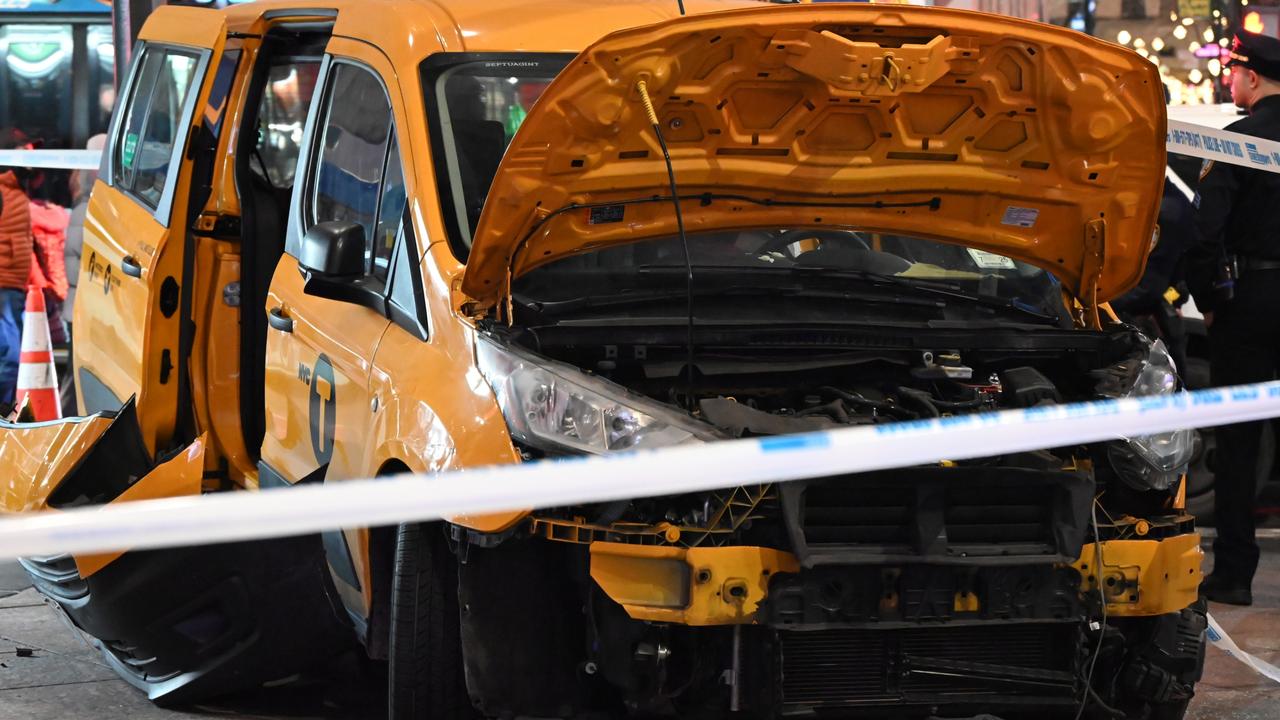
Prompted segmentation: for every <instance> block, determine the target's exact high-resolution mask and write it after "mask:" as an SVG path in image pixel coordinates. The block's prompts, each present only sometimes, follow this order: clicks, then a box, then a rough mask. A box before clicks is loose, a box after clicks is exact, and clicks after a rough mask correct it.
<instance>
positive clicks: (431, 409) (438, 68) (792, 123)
mask: <svg viewBox="0 0 1280 720" xmlns="http://www.w3.org/2000/svg"><path fill="white" fill-rule="evenodd" d="M682 9H683V10H685V11H687V14H684V15H683V16H682V13H681V10H682ZM134 56H135V60H134V62H133V63H132V66H131V68H130V69H129V71H128V74H127V76H126V78H125V80H124V82H123V86H122V90H121V92H120V101H119V103H118V106H117V107H116V110H115V115H114V117H113V119H112V124H111V130H110V133H109V139H108V141H107V148H106V151H105V156H104V160H103V166H102V172H101V176H100V179H99V182H98V184H97V186H96V187H95V188H94V190H93V195H92V200H91V202H90V207H89V212H88V220H87V223H86V228H85V250H84V260H83V265H82V267H80V268H79V272H80V273H81V289H82V291H81V301H80V302H79V303H78V304H77V307H76V309H75V322H74V332H75V337H74V347H75V358H74V372H75V378H76V381H77V387H78V398H77V401H78V403H79V407H80V410H81V412H82V414H83V417H77V418H71V419H68V420H64V421H58V422H54V423H44V424H19V423H7V424H5V425H4V428H3V430H2V431H0V458H2V460H0V467H3V468H4V471H3V472H4V473H5V477H4V478H3V479H2V480H0V504H2V507H3V509H4V510H5V511H6V512H13V513H18V512H37V511H49V512H55V511H57V510H59V509H65V508H69V507H76V506H81V505H87V504H103V503H118V502H131V501H136V500H141V499H146V498H156V497H168V496H181V495H195V494H199V493H214V492H255V491H270V492H288V491H289V488H290V487H294V486H297V485H299V484H304V483H314V482H325V483H336V482H343V481H347V480H350V479H358V478H369V477H378V476H383V475H388V474H393V473H404V472H415V473H433V472H438V471H444V470H456V469H465V468H472V467H478V466H484V465H492V464H496V463H518V462H535V461H538V460H542V459H546V458H556V457H565V456H573V455H583V454H599V453H612V452H618V451H625V450H629V449H636V448H649V447H661V446H664V445H672V444H682V443H704V442H715V441H717V440H719V439H723V438H731V437H742V436H753V435H754V436H761V435H785V434H788V433H795V432H803V431H808V430H820V429H824V428H832V427H839V426H847V425H877V424H885V423H893V422H898V421H905V420H912V419H920V418H936V417H949V416H959V415H966V414H970V413H980V412H985V411H991V410H996V409H1001V408H1035V407H1038V406H1044V405H1050V404H1056V403H1064V402H1071V401H1079V400H1088V399H1097V398H1105V397H1123V396H1128V395H1143V394H1153V395H1158V394H1168V393H1173V392H1177V391H1178V389H1179V380H1178V378H1177V375H1176V373H1175V371H1174V368H1173V366H1172V363H1171V361H1170V360H1169V356H1168V353H1167V352H1166V351H1165V349H1164V348H1163V346H1162V345H1160V344H1159V343H1158V342H1156V343H1153V342H1151V341H1150V340H1148V339H1147V338H1145V337H1143V336H1142V335H1141V334H1139V333H1138V332H1137V331H1135V330H1134V329H1133V328H1131V327H1128V326H1126V325H1123V324H1121V323H1120V322H1119V321H1117V320H1116V318H1115V317H1114V315H1112V314H1111V313H1110V312H1109V310H1108V308H1107V306H1106V301H1107V300H1108V299H1110V298H1113V297H1115V296H1117V295H1118V294H1120V293H1122V292H1124V291H1125V290H1126V289H1128V288H1129V287H1131V286H1132V285H1134V284H1135V283H1136V282H1137V280H1138V279H1139V277H1140V275H1141V272H1142V268H1143V264H1144V262H1145V259H1146V256H1147V254H1148V252H1149V250H1150V248H1151V247H1152V245H1153V242H1154V241H1155V219H1156V214H1157V207H1158V202H1159V198H1160V188H1161V183H1162V182H1163V176H1164V174H1163V173H1164V149H1163V142H1164V133H1165V115H1164V106H1163V99H1162V92H1161V88H1160V80H1159V76H1158V74H1157V71H1156V68H1155V66H1154V65H1152V64H1151V63H1149V62H1147V61H1146V60H1144V59H1143V58H1141V57H1139V56H1137V55H1135V54H1133V53H1132V52H1130V51H1128V50H1126V49H1124V48H1120V47H1117V46H1114V45H1111V44H1108V43H1105V42H1102V41H1099V40H1096V39H1094V38H1090V37H1087V36H1084V35H1081V34H1078V33H1075V32H1072V31H1068V30H1065V29H1062V28H1057V27H1052V26H1048V25H1043V24H1037V23H1030V22H1025V21H1021V20H1016V19H1011V18H1007V17H998V16H991V15H984V14H979V13H972V12H965V11H956V10H948V9H940V8H927V7H908V6H898V5H890V6H879V5H869V4H849V5H829V4H827V5H793V6H783V5H767V4H762V3H757V2H747V1H745V0H743V1H736V0H724V1H722V2H717V1H713V0H688V1H687V2H685V3H683V7H681V4H679V3H676V2H674V0H672V1H667V0H647V1H644V2H619V1H615V0H594V1H592V2H581V1H579V0H547V1H546V2H537V3H530V2H520V1H517V0H487V1H485V2H477V1H474V0H398V1H396V2H390V1H386V2H384V1H381V0H267V1H265V2H258V3H252V4H246V5H241V6H237V7H234V8H230V9H227V10H224V11H215V10H209V9H197V8H187V7H166V8H162V9H160V10H158V11H157V12H156V13H155V14H154V15H153V16H152V17H151V18H150V19H149V20H148V22H147V24H146V26H145V28H144V29H143V31H142V33H141V36H140V39H139V42H138V45H137V47H136V50H135V53H134ZM1045 445H1046V446H1047V447H1048V449H1046V450H1043V451H1040V452H1034V453H1019V454H1011V455H1005V456H1000V457H992V458H986V459H983V460H981V461H966V462H948V463H942V464H938V465H930V466H913V467H907V468H901V469H898V470H893V471H884V472H876V473H870V474H864V475H856V476H848V477H830V478H821V479H817V480H812V481H806V482H799V483H788V484H780V485H763V486H758V485H757V486H745V487H740V488H738V489H736V490H733V491H731V492H712V493H690V494H687V495H681V496H671V497H662V498H651V499H643V500H635V501H631V502H620V503H611V504H604V505H591V506H580V507H560V508H539V509H530V510H522V511H512V512H507V513H502V514H497V515H491V516H483V517H456V518H450V519H448V521H447V522H443V523H439V524H431V525H412V526H404V527H399V528H365V529H348V530H343V531H334V532H330V533H324V534H322V535H321V536H318V537H298V538H288V539H281V540H272V541H264V542H251V543H236V544H230V545H216V546H207V547H193V548H179V549H173V550H162V551H146V552H128V551H123V552H116V553H110V554H105V555H95V556H77V557H43V558H26V559H24V560H23V564H24V566H25V567H26V569H27V570H28V572H29V574H30V575H31V576H32V578H33V580H34V581H35V583H36V585H37V586H38V587H39V588H40V590H41V591H42V592H44V593H45V594H46V595H48V596H49V597H50V598H52V599H53V600H54V601H56V602H57V604H58V605H59V606H60V607H61V608H63V609H64V610H65V611H66V613H67V614H68V616H69V617H70V618H71V619H72V620H73V621H74V622H75V623H76V624H77V625H78V626H79V627H80V628H81V629H82V630H84V631H85V632H86V633H87V634H88V635H90V636H92V637H93V638H95V641H96V642H97V643H98V644H99V646H100V647H101V649H102V652H103V655H104V657H105V658H106V660H107V662H109V663H110V664H111V665H112V667H114V668H116V669H117V671H118V672H119V673H120V674H121V675H122V676H123V677H125V678H127V679H129V680H130V682H132V683H134V684H135V685H136V686H137V687H139V688H140V689H142V690H143V691H145V692H146V693H148V695H149V696H150V697H151V698H152V699H154V700H156V701H157V702H162V703H169V704H180V703H185V702H190V701H192V700H195V699H198V698H200V697H205V696H208V695H211V694H216V693H220V692H228V691H231V690H236V689H240V688H245V687H252V686H256V685H261V684H263V683H268V682H274V681H278V680H280V679H281V678H286V677H289V676H291V675H293V674H295V673H297V672H299V671H300V670H303V669H305V668H306V667H307V666H308V665H309V664H310V663H312V662H314V661H315V660H316V658H318V657H322V656H325V655H328V654H332V653H337V652H341V651H343V650H344V648H347V647H348V646H355V647H358V648H360V649H361V651H362V652H364V653H366V654H367V655H368V656H369V657H371V658H374V659H376V660H379V661H382V660H385V661H386V662H387V663H388V668H389V671H388V678H389V680H388V698H389V708H390V714H391V715H392V716H393V717H397V718H411V717H412V718H421V717H472V716H501V717H514V716H534V717H579V716H594V717H600V716H624V715H626V716H663V715H681V716H696V717H719V716H724V715H730V714H732V715H740V716H743V717H775V716H782V715H785V716H788V717H791V716H800V717H808V716H812V717H835V716H839V717H846V716H869V717H883V716H892V717H926V716H946V717H958V716H962V715H977V714H981V713H989V714H994V715H998V716H999V717H1002V718H1017V717H1036V718H1043V717H1058V716H1061V717H1077V718H1078V717H1080V714H1081V713H1084V715H1085V716H1087V717H1109V718H1118V717H1125V718H1134V719H1137V718H1161V719H1169V718H1180V717H1182V715H1183V714H1184V713H1185V710H1186V707H1187V703H1188V702H1189V700H1190V698H1191V696H1192V694H1193V691H1194V686H1195V683H1196V681H1197V680H1198V679H1199V677H1200V672H1201V668H1202V665H1203V653H1204V628H1205V617H1204V612H1203V608H1202V607H1200V606H1198V605H1197V604H1196V588H1197V585H1198V583H1199V581H1200V572H1201V571H1200V558H1201V553H1200V549H1199V536H1198V535H1197V533H1196V531H1195V527H1194V520H1193V518H1192V517H1191V516H1189V515H1188V514H1187V513H1186V512H1185V510H1184V509H1183V504H1184V503H1183V490H1182V485H1183V470H1184V468H1185V465H1186V462H1187V459H1188V456H1189V454H1190V438H1189V435H1188V434H1187V433H1186V432H1174V433H1166V434H1163V435H1158V436H1149V437H1135V438H1129V439H1120V440H1116V441H1113V442H1109V443H1098V444H1095V445H1087V446H1081V445H1068V446H1065V447H1058V446H1057V445H1058V443H1056V442H1055V440H1054V438H1052V437H1046V438H1045ZM424 482H428V480H425V479H424ZM600 482H602V483H607V482H609V478H607V477H601V478H600ZM515 501H518V499H516V500H515ZM175 522H181V518H175Z"/></svg>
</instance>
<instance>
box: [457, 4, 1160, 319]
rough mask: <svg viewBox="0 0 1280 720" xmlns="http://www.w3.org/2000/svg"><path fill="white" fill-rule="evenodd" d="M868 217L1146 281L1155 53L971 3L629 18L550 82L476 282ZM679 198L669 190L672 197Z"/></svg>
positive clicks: (518, 152) (509, 167) (1067, 267)
mask: <svg viewBox="0 0 1280 720" xmlns="http://www.w3.org/2000/svg"><path fill="white" fill-rule="evenodd" d="M641 80H643V81H645V83H646V85H647V88H648V93H649V95H650V96H651V97H652V99H653V102H654V105H655V106H656V110H657V115H658V118H659V125H660V127H661V128H662V132H663V134H664V136H665V138H666V140H667V143H668V145H669V146H670V151H671V156H672V161H673V164H674V169H675V175H676V179H677V181H678V183H679V189H680V195H681V198H682V208H683V211H684V216H685V224H686V226H687V229H688V231H689V232H690V233H694V232H700V231H707V230H713V229H736V228H749V227H761V226H766V227H830V226H851V227H857V228H862V229H867V230H872V231H880V232H891V233H901V234H907V235H913V236H919V237H929V238H934V239H937V240H942V241H948V242H954V243H959V244H964V245H968V246H971V247H976V248H980V249H983V250H988V251H990V252H995V253H999V254H1002V255H1007V256H1010V257H1014V258H1018V259H1021V260H1025V261H1027V262H1030V263H1033V264H1036V265H1039V266H1041V267H1044V268H1046V269H1048V270H1050V271H1052V272H1053V273H1054V274H1055V275H1057V276H1058V278H1059V279H1060V280H1061V281H1062V282H1063V284H1064V286H1065V288H1066V289H1067V290H1069V291H1070V292H1072V293H1073V294H1074V295H1076V296H1077V297H1080V298H1082V299H1089V300H1099V301H1101V300H1107V299H1109V298H1112V297H1115V296H1116V295H1119V294H1120V293H1122V292H1124V291H1125V290H1127V289H1128V288H1130V287H1131V286H1133V285H1134V284H1135V283H1136V282H1137V281H1138V279H1139V278H1140V277H1141V273H1142V268H1143V265H1144V263H1145V261H1146V256H1147V254H1148V252H1150V249H1151V245H1152V242H1151V241H1152V235H1153V229H1154V224H1155V219H1156V215H1157V212H1158V209H1159V200H1160V196H1161V186H1162V183H1163V177H1164V166H1165V150H1164V134H1165V108H1164V98H1163V93H1162V90H1161V86H1160V80H1159V75H1158V73H1157V70H1156V67H1155V66H1154V65H1152V64H1151V63H1149V62H1147V61H1146V60H1144V59H1143V58H1141V57H1140V56H1138V55H1137V54H1135V53H1133V52H1131V51H1129V50H1127V49H1124V48H1121V47H1119V46H1116V45H1113V44H1110V43H1106V42H1103V41H1100V40H1097V39H1095V38H1091V37H1088V36H1086V35H1082V34H1080V33H1076V32H1074V31H1070V30H1066V29H1063V28H1058V27H1054V26H1050V25H1044V24H1040V23H1032V22H1027V21H1023V20H1017V19H1013V18H1007V17H1001V16H996V15H987V14H982V13H974V12H967V11H960V10H948V9H942V8H930V7H904V6H876V5H863V4H859V5H806V6H789V7H783V6H774V7H762V8H760V9H748V10H734V11H728V12H718V13H710V14H705V15H697V16H691V17H686V18H681V19H678V20H673V21H669V22H664V23H661V24H657V25H652V26H647V27H642V28H637V29H633V30H626V31H623V32H619V33H615V34H613V35H610V36H608V37H606V38H604V39H602V40H600V41H599V42H597V43H596V44H595V45H593V46H592V47H590V48H588V49H587V50H586V51H584V52H583V53H582V54H581V55H579V56H578V57H577V59H576V60H574V61H573V62H572V63H571V64H570V65H569V66H568V67H567V68H566V69H565V70H564V71H563V72H562V73H561V74H560V75H559V76H558V77H557V78H556V80H555V81H554V82H553V83H552V85H551V86H550V87H549V88H548V90H547V91H546V93H545V94H544V95H543V97H542V98H541V99H540V100H539V101H538V103H537V104H536V105H535V106H534V107H533V108H532V110H531V111H530V113H529V115H528V117H527V118H526V119H525V122H524V124H523V125H522V126H521V128H520V130H519V131H518V132H517V133H516V136H515V138H514V139H513V140H512V143H511V145H510V147H509V148H508V150H507V153H506V156H505V157H504V158H503V161H502V164H501V167H500V168H499V171H498V174H497V177H496V179H495V180H494V183H493V185H492V187H491V189H490V192H489V196H488V200H487V202H486V205H485V208H484V211H483V214H482V216H481V219H480V222H479V224H478V226H477V228H476V232H475V235H474V243H473V247H472V252H471V256H470V259H469V261H468V265H467V270H466V275H465V277H464V279H463V285H462V289H463V290H464V291H465V292H466V293H467V294H468V295H470V296H471V297H473V298H475V299H477V300H478V301H479V302H480V303H481V305H491V304H493V303H496V302H497V301H498V300H499V299H500V298H501V297H502V296H503V295H504V294H505V292H506V291H507V285H508V282H509V279H510V277H512V276H513V275H515V276H518V275H520V274H522V273H524V272H526V271H528V270H530V269H532V268H534V267H537V266H538V265H541V264H544V263H546V262H549V261H551V260H554V259H556V258H560V257H564V256H566V255H571V254H573V253H577V252H582V251H585V250H589V249H594V248H599V247H602V246H605V245H610V244H618V243H625V242H633V241H636V240H641V239H645V238H652V237H658V236H663V235H671V234H674V233H675V231H676V224H675V215H674V212H673V209H672V207H671V203H670V197H669V195H670V190H669V186H668V181H667V170H666V165H665V164H664V162H663V159H662V153H661V150H660V148H659V145H658V143H657V140H656V138H655V135H654V131H653V128H652V126H651V124H650V122H649V120H648V118H647V116H646V114H645V110H644V107H643V104H642V101H641V97H640V94H639V92H638V91H637V84H638V82H639V81H641ZM663 198H665V200H663Z"/></svg>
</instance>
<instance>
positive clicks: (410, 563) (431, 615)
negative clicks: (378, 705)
mask: <svg viewBox="0 0 1280 720" xmlns="http://www.w3.org/2000/svg"><path fill="white" fill-rule="evenodd" d="M391 583H392V586H391V638H390V645H389V649H388V657H389V665H390V666H389V668H388V672H387V708H388V709H387V715H388V717H389V718H391V719H392V720H423V719H424V718H430V720H461V719H463V718H472V717H475V713H474V711H473V710H472V707H471V699H470V697H469V696H468V695H467V687H466V679H465V677H464V675H463V667H462V638H461V634H460V632H459V615H458V568H457V561H456V560H455V559H454V556H453V554H452V553H451V552H449V548H448V546H447V545H446V543H445V540H444V536H443V534H442V533H441V532H440V528H439V526H437V525H429V524H427V525H423V524H413V525H401V526H400V528H399V529H398V531H397V533H396V550H395V560H394V569H393V576H392V580H391Z"/></svg>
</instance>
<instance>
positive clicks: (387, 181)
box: [369, 135, 405, 282]
mask: <svg viewBox="0 0 1280 720" xmlns="http://www.w3.org/2000/svg"><path fill="white" fill-rule="evenodd" d="M404 204H405V196H404V167H403V166H402V165H401V164H400V144H399V143H398V142H396V139H395V136H394V135H393V136H392V138H391V143H390V144H389V146H388V147H387V171H386V173H384V174H383V176H382V198H381V204H380V205H379V206H378V225H377V228H376V229H375V230H374V232H373V238H372V241H373V242H372V247H371V248H370V253H369V254H370V256H371V257H370V260H371V266H370V269H369V272H370V274H372V275H373V276H374V277H376V278H378V279H379V280H382V281H383V282H386V280H387V268H388V266H389V265H390V264H391V250H392V248H394V247H395V246H396V237H397V236H398V235H399V234H400V221H401V219H402V218H403V217H404Z"/></svg>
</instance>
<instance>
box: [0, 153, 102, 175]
mask: <svg viewBox="0 0 1280 720" xmlns="http://www.w3.org/2000/svg"><path fill="white" fill-rule="evenodd" d="M101 165H102V151H101V150H0V167H25V168H41V169H44V170H97V169H98V168H99V167H101Z"/></svg>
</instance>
